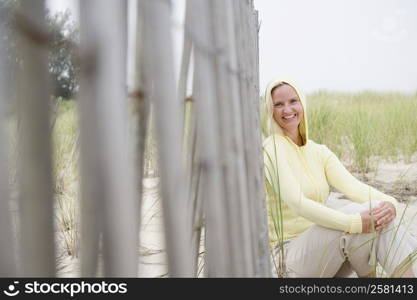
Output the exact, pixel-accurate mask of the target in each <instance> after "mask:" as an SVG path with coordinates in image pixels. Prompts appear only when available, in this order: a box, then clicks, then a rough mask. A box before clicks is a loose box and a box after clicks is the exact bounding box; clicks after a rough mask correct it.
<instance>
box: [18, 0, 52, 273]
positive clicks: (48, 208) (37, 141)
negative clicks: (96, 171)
mask: <svg viewBox="0 0 417 300" xmlns="http://www.w3.org/2000/svg"><path fill="white" fill-rule="evenodd" d="M19 12H20V13H21V15H22V16H23V17H24V19H22V22H24V21H25V20H26V21H29V22H30V23H31V28H32V29H35V30H39V31H43V30H45V11H44V1H41V0H34V1H22V2H21V6H20V11H19ZM18 49H19V50H20V55H21V58H22V66H23V69H21V72H19V79H18V80H19V91H18V94H19V96H18V103H19V105H18V122H19V135H20V136H19V145H18V147H19V155H20V156H19V161H18V180H19V187H20V189H19V191H20V195H19V197H20V205H19V208H20V232H21V242H20V252H21V256H22V270H21V273H20V275H22V276H27V277H32V276H36V277H37V276H42V277H53V276H55V259H54V257H55V250H54V249H55V245H54V225H53V196H52V175H51V165H52V164H51V144H50V125H49V118H50V117H49V103H50V102H49V97H50V93H49V82H48V69H47V66H48V64H47V54H48V53H47V47H46V45H45V44H42V43H41V42H40V41H39V40H38V39H37V38H36V36H32V35H30V34H28V33H26V34H24V33H22V34H21V37H20V43H19V47H18Z"/></svg>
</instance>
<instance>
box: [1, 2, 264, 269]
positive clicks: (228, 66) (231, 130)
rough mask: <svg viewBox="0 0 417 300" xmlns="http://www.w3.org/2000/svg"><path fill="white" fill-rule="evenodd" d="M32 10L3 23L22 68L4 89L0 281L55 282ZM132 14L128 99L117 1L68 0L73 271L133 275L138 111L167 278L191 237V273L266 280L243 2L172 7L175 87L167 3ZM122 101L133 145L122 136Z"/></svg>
mask: <svg viewBox="0 0 417 300" xmlns="http://www.w3.org/2000/svg"><path fill="white" fill-rule="evenodd" d="M44 5H45V3H44V1H42V0H30V1H29V0H24V1H21V5H20V7H19V8H18V10H17V12H16V15H15V16H14V17H15V18H16V20H17V22H16V24H17V26H16V28H15V30H16V36H17V39H16V40H17V42H18V47H17V48H18V49H19V51H20V57H21V59H22V62H21V64H22V65H23V70H24V71H21V72H19V76H18V78H17V80H18V82H17V85H16V86H18V91H17V104H18V105H17V106H16V117H17V120H18V124H19V126H18V147H17V149H18V150H17V152H18V154H17V156H18V168H17V178H18V180H17V181H18V183H19V184H18V188H17V191H18V192H17V195H18V197H17V199H13V197H11V196H10V195H11V194H12V193H11V192H10V190H11V189H10V187H9V183H8V178H9V171H8V170H9V168H8V165H9V163H10V162H9V158H8V157H9V155H8V151H11V150H8V149H7V148H6V147H0V189H1V201H0V205H1V206H0V214H1V215H0V235H1V244H0V247H1V249H0V272H1V274H0V275H2V276H14V275H17V276H35V277H37V276H42V277H49V276H51V277H53V276H56V274H57V273H56V259H54V257H55V247H56V246H55V245H56V241H55V239H56V230H55V229H54V226H55V225H54V221H53V218H54V192H53V181H54V178H53V175H52V172H51V165H52V160H53V157H52V155H51V141H50V123H51V121H50V119H51V113H50V107H51V106H50V100H49V98H50V96H49V95H50V84H49V81H48V69H47V54H48V31H47V28H45V11H44ZM129 8H132V7H130V6H129ZM134 9H135V12H136V18H137V21H136V24H135V26H136V28H135V30H134V32H135V37H134V45H135V55H134V56H135V57H134V65H135V72H134V81H133V82H134V84H133V89H132V90H131V91H128V90H127V85H126V74H127V72H126V59H127V58H126V53H127V49H126V48H127V38H128V37H127V29H128V26H132V25H131V24H130V22H127V20H128V17H127V15H128V14H127V11H128V6H127V1H119V0H89V1H80V44H79V45H76V46H77V48H78V58H77V63H79V64H80V67H81V74H80V76H79V83H80V86H79V94H78V97H77V101H78V115H79V133H80V147H79V153H80V155H79V157H80V161H79V162H80V174H79V176H80V199H79V201H80V212H79V214H80V217H81V230H80V240H79V243H78V244H79V251H80V257H81V274H80V275H81V276H83V277H84V276H88V277H94V276H98V275H99V274H98V265H99V262H100V260H102V262H103V274H102V275H103V276H109V277H136V276H137V274H138V259H139V251H138V245H139V239H140V236H139V232H140V231H139V229H140V226H141V220H140V216H141V213H140V212H141V205H142V199H141V198H142V179H143V173H144V172H143V170H144V167H145V166H146V161H145V150H146V145H147V144H149V143H147V142H146V141H147V140H149V134H150V132H151V131H150V130H149V128H148V127H149V121H150V120H149V116H150V112H151V111H152V124H153V125H152V128H153V130H152V131H153V135H154V137H155V139H156V145H157V153H158V159H157V163H158V174H159V176H160V182H161V185H160V186H161V201H162V206H163V213H164V225H165V228H164V230H165V236H166V248H167V249H166V250H167V257H168V271H169V276H171V277H195V276H196V275H197V262H198V259H199V251H200V244H201V240H203V241H204V243H203V244H204V257H203V259H204V270H205V274H204V276H206V277H268V276H270V269H271V268H270V256H269V248H268V247H269V246H268V230H267V219H266V208H265V195H264V181H263V180H264V178H263V177H264V175H263V159H262V149H261V143H262V141H261V139H262V137H261V124H260V119H259V118H260V115H259V86H258V84H259V77H258V76H259V68H258V16H257V12H256V11H255V10H254V6H253V0H230V1H224V0H213V1H207V0H191V1H187V2H186V8H185V19H184V45H183V52H182V62H181V70H180V74H179V80H176V78H177V76H176V74H175V70H174V64H173V61H174V54H173V48H172V44H171V43H170V41H171V40H172V34H171V32H172V30H171V29H172V26H173V23H172V20H171V13H172V12H171V10H172V3H171V2H170V1H168V0H138V1H137V2H135V8H134ZM4 24H5V23H3V22H2V23H1V24H0V32H1V31H2V30H5V28H4V27H5V25H4ZM174 26H176V25H175V24H174ZM2 48H4V45H0V67H1V69H2V70H4V68H5V67H6V65H5V64H4V59H3V64H2V62H1V60H2V58H3V54H2V51H3V50H4V49H2ZM1 73H3V72H1ZM0 79H1V80H0V84H1V86H0V87H1V88H2V90H0V93H1V94H0V97H1V98H0V100H1V102H0V125H1V126H0V143H1V144H2V145H6V144H8V143H7V139H8V136H7V134H8V133H7V132H8V131H7V126H8V125H7V122H8V121H7V120H8V117H7V116H6V112H7V109H6V106H7V105H5V104H4V103H6V102H7V101H6V98H7V96H6V93H3V92H2V91H4V88H5V87H7V86H13V85H10V82H7V80H8V79H7V78H6V77H5V76H3V77H0ZM189 90H191V91H192V92H191V93H189V92H188V91H189ZM131 104H133V105H131ZM132 107H133V111H134V116H135V118H134V120H135V121H136V125H137V126H136V127H137V130H136V132H135V139H134V141H135V144H134V145H133V146H132V140H131V139H130V138H129V134H128V123H129V120H130V119H131V115H132V114H131V113H130V109H131V108H132ZM131 149H134V151H133V153H132V151H131ZM13 207H17V220H18V222H17V224H16V225H13V223H12V220H13V219H14V218H13V211H14V210H13Z"/></svg>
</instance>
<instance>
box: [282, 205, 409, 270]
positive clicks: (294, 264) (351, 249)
mask: <svg viewBox="0 0 417 300" xmlns="http://www.w3.org/2000/svg"><path fill="white" fill-rule="evenodd" d="M378 203H379V202H378V201H372V202H371V204H372V207H375V206H377V205H378ZM369 207H370V206H369V202H367V203H364V204H358V203H353V202H352V203H351V204H348V205H346V206H344V207H342V208H340V209H339V210H340V211H342V212H345V213H348V214H354V213H358V212H361V211H364V210H367V209H369ZM400 217H401V216H397V218H396V219H395V220H394V221H393V222H391V223H390V224H389V225H388V226H387V227H386V228H384V229H383V230H382V232H381V233H379V234H376V233H361V234H348V233H344V232H342V231H338V230H332V229H328V228H325V227H322V226H318V225H315V226H313V227H311V228H310V229H308V230H306V231H305V232H303V233H302V234H301V235H299V236H298V237H296V238H294V239H291V240H289V241H287V242H286V243H285V244H284V260H285V265H286V276H288V277H335V276H339V277H341V276H346V275H347V274H348V273H349V271H346V270H348V269H349V268H351V269H352V270H353V271H355V272H356V274H357V275H358V276H359V277H362V276H364V275H367V274H369V273H371V272H372V271H373V267H372V266H373V265H375V264H376V261H378V262H379V264H380V265H381V266H382V267H383V269H384V270H385V272H386V273H387V275H392V274H394V271H396V269H397V267H398V266H399V265H400V264H401V263H404V262H407V261H408V260H409V259H411V254H412V253H414V252H415V251H416V250H417V240H416V238H415V237H414V236H413V235H411V234H410V233H409V231H408V230H407V229H406V227H405V226H403V225H400V224H399V219H400ZM276 258H277V259H279V254H278V256H277V257H276ZM416 265H417V263H414V267H413V268H414V269H413V271H414V274H415V275H417V272H416V271H417V270H416V269H417V268H416Z"/></svg>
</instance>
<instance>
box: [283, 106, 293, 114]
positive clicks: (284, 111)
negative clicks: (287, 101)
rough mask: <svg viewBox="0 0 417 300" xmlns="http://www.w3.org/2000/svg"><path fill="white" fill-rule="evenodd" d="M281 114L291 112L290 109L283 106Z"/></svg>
mask: <svg viewBox="0 0 417 300" xmlns="http://www.w3.org/2000/svg"><path fill="white" fill-rule="evenodd" d="M282 112H283V113H288V112H291V108H290V106H288V105H284V107H283V108H282Z"/></svg>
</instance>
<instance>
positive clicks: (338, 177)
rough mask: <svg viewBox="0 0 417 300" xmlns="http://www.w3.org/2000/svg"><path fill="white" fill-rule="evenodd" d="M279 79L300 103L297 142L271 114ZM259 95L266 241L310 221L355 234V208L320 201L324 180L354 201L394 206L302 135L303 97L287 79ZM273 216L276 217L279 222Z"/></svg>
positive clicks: (357, 216) (323, 196) (290, 233)
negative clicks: (262, 113)
mask: <svg viewBox="0 0 417 300" xmlns="http://www.w3.org/2000/svg"><path fill="white" fill-rule="evenodd" d="M281 83H285V84H288V85H290V86H292V87H293V88H294V90H295V91H296V92H297V94H298V96H299V98H300V101H301V103H302V105H303V108H304V118H302V121H301V122H300V125H299V126H298V128H299V131H300V134H301V136H302V139H303V145H302V146H298V145H296V144H295V143H294V142H293V141H292V140H291V139H290V138H289V137H288V136H285V135H284V133H283V131H282V129H281V127H280V126H279V125H278V124H277V123H276V121H275V120H274V118H273V105H272V103H273V102H272V96H271V91H272V89H273V88H274V87H276V86H277V85H279V84H281ZM264 97H265V99H264V100H265V106H266V114H267V116H266V117H267V120H266V129H267V138H266V139H265V140H264V143H263V148H264V162H265V177H266V188H267V201H268V215H269V227H270V235H271V242H277V240H278V235H281V236H282V238H283V240H284V241H285V240H288V239H291V238H294V237H296V236H298V235H299V234H301V233H303V232H304V231H305V230H307V229H308V228H310V227H311V226H312V225H314V224H317V225H321V226H324V227H327V228H331V229H336V230H340V231H344V232H348V233H361V232H362V220H361V216H360V214H359V213H358V214H354V215H348V214H345V213H342V212H340V211H337V210H335V209H332V208H329V207H326V206H325V203H326V201H327V198H328V197H329V185H331V186H333V187H334V188H336V189H337V190H338V191H340V192H341V193H343V194H345V195H346V196H347V197H348V198H349V199H350V200H353V201H355V202H359V203H363V202H366V201H369V200H381V201H389V202H391V203H393V204H394V206H395V207H396V209H397V205H398V202H397V201H396V200H395V199H394V198H393V197H391V196H388V195H385V194H383V193H381V192H379V191H377V190H376V189H374V188H372V187H370V186H368V185H366V184H364V183H362V182H360V181H359V180H357V179H356V178H355V177H353V176H352V175H351V174H350V173H349V171H348V170H346V168H345V167H344V166H343V165H342V163H341V162H340V161H339V159H338V158H337V157H336V155H335V154H334V153H333V152H332V151H331V150H330V149H329V148H327V147H326V146H325V145H320V144H317V143H315V142H313V141H312V140H309V139H308V125H307V115H306V112H307V105H306V100H305V97H304V95H303V94H302V93H301V92H300V91H299V90H298V89H297V87H296V85H295V84H294V83H293V82H292V81H290V80H285V79H277V80H274V81H272V82H271V83H270V84H269V85H268V87H267V89H266V91H265V96H264ZM279 199H281V201H279ZM277 220H282V224H280V223H279V221H278V222H277ZM277 232H279V233H278V234H277Z"/></svg>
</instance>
